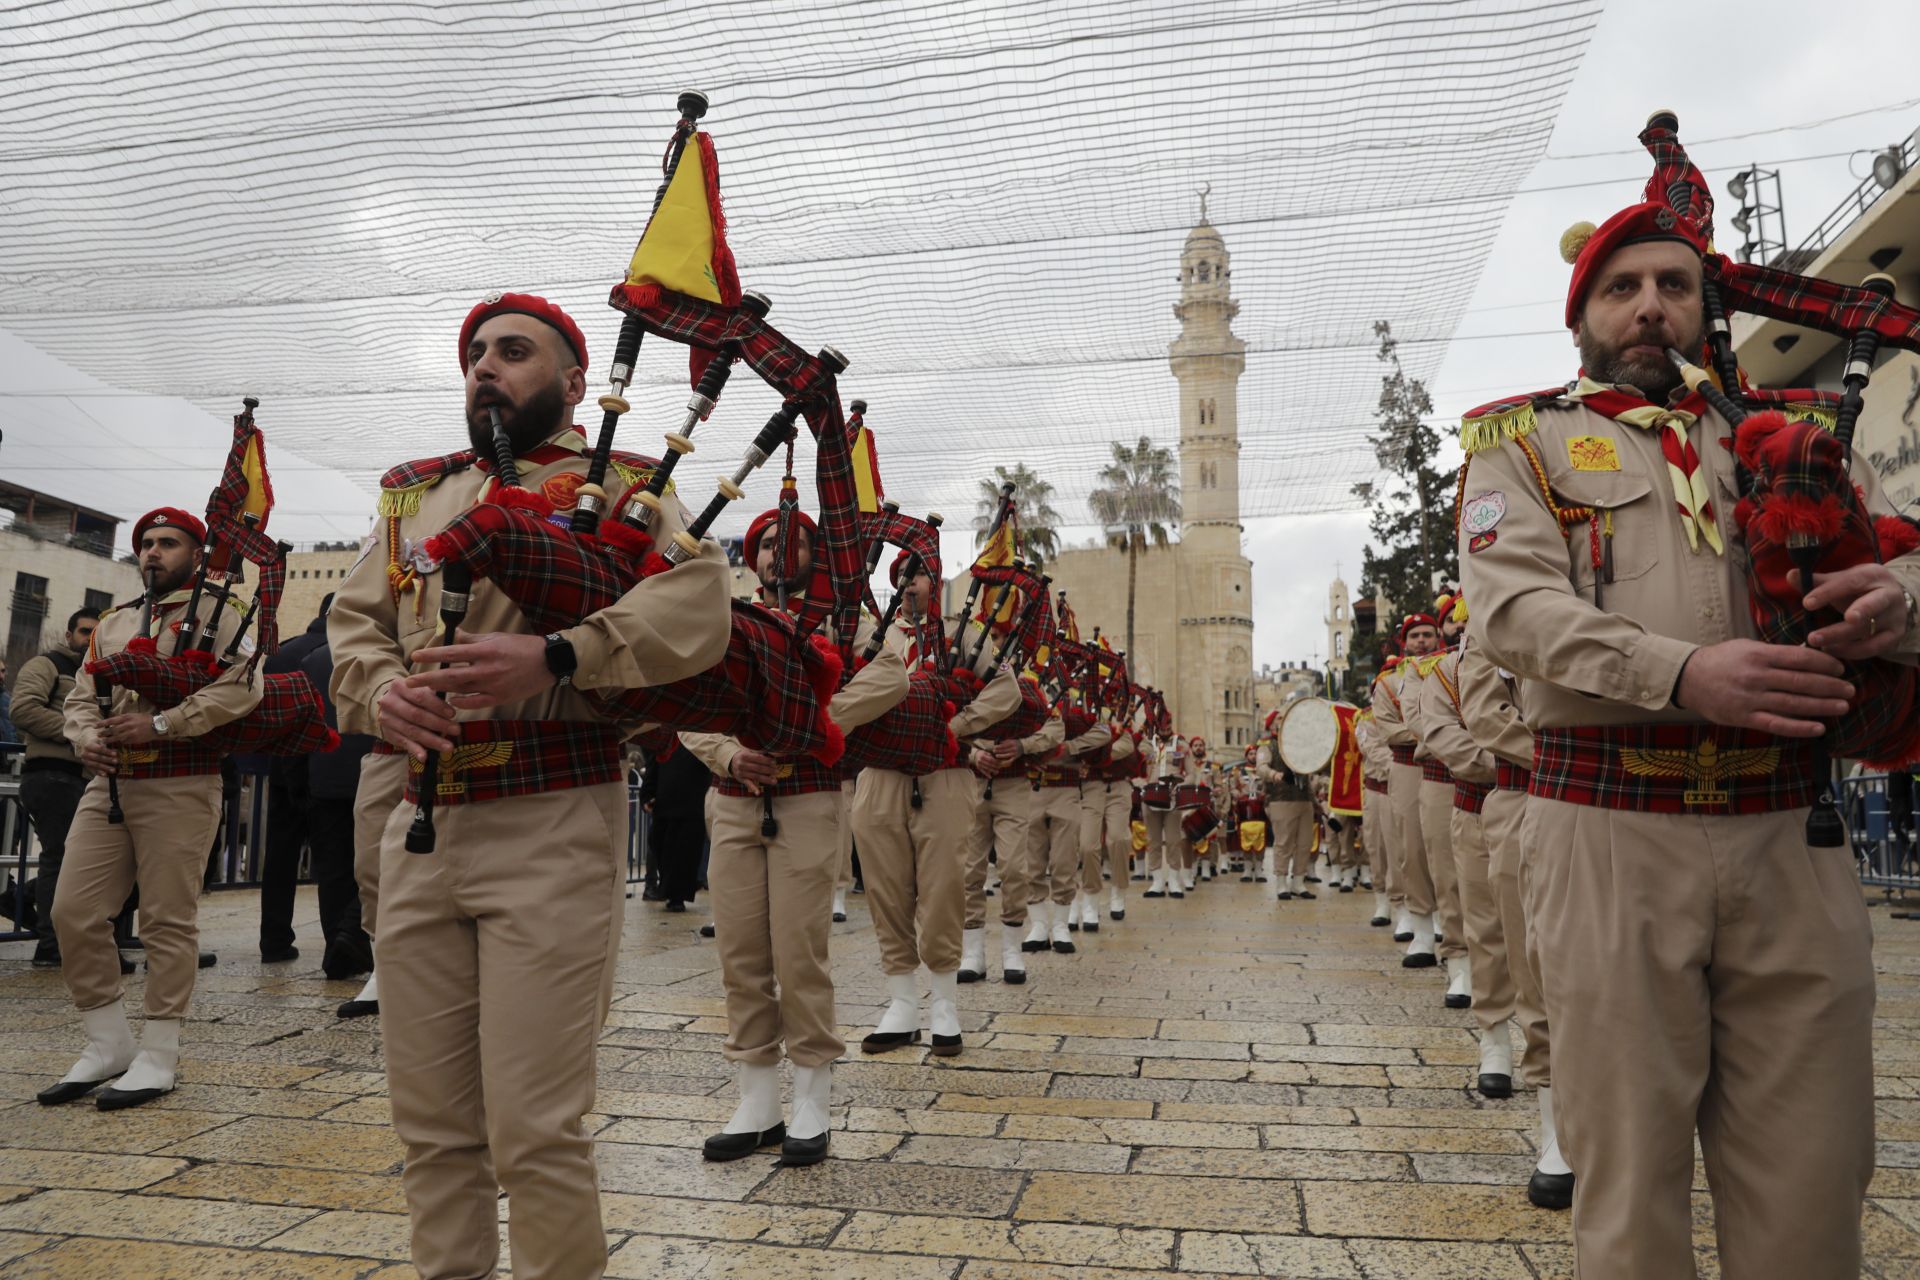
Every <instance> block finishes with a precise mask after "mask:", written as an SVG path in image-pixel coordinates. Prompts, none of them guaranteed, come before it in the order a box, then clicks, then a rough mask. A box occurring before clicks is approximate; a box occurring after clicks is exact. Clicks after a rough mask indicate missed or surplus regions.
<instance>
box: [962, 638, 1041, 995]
mask: <svg viewBox="0 0 1920 1280" xmlns="http://www.w3.org/2000/svg"><path fill="white" fill-rule="evenodd" d="M1016 678H1017V679H1020V680H1024V681H1027V682H1029V683H1032V682H1033V681H1034V680H1035V679H1036V677H1034V676H1033V674H1032V673H1030V672H1028V673H1023V674H1021V675H1020V676H1018V677H1016ZM1065 740H1066V729H1065V726H1064V725H1063V724H1062V722H1061V720H1060V717H1058V716H1049V717H1047V720H1046V722H1045V723H1044V724H1042V725H1041V726H1040V728H1039V729H1037V730H1035V731H1034V732H1033V733H1030V734H1028V735H1027V736H1026V737H1024V738H1007V739H1003V740H999V741H989V740H986V739H981V738H976V739H974V740H973V742H972V754H971V755H970V757H969V763H970V764H971V765H972V767H973V773H974V778H975V780H976V782H975V789H976V790H977V792H978V793H979V801H978V802H977V804H976V805H975V807H974V819H973V835H972V839H971V841H970V842H969V843H968V846H967V879H966V893H967V909H966V933H969V934H972V935H973V938H974V941H972V942H971V943H970V942H969V941H968V940H967V937H966V934H963V935H962V943H961V950H962V953H963V954H967V955H971V954H973V953H972V952H970V951H969V947H970V946H977V947H978V948H979V952H978V954H979V957H980V965H979V968H978V969H977V970H976V969H974V968H973V967H972V966H971V965H970V964H968V963H966V962H965V961H963V962H962V965H961V970H960V975H959V981H961V982H973V981H977V980H978V979H980V978H984V977H986V974H987V969H986V960H985V950H986V947H985V943H986V936H985V935H986V922H987V897H986V887H987V855H988V854H993V855H994V857H995V858H996V859H997V861H998V865H999V868H1000V889H999V895H1000V980H1001V981H1002V982H1007V983H1011V984H1014V985H1016V986H1017V985H1019V984H1020V983H1023V982H1025V981H1026V980H1027V962H1026V958H1025V956H1024V954H1023V953H1024V952H1025V951H1026V950H1027V946H1026V939H1025V931H1026V928H1027V917H1028V911H1029V899H1030V898H1039V897H1044V896H1046V895H1045V894H1044V892H1043V891H1042V890H1040V889H1039V888H1038V887H1036V886H1035V885H1034V884H1033V882H1032V878H1031V877H1032V870H1031V865H1032V864H1031V861H1030V859H1029V857H1028V853H1027V844H1028V838H1029V837H1028V829H1029V827H1030V826H1031V825H1032V823H1033V818H1034V808H1035V804H1034V798H1035V793H1034V790H1033V788H1032V787H1031V786H1030V785H1028V784H1027V782H1026V779H1025V778H1023V777H1021V776H1020V774H1019V771H1018V764H1019V762H1020V761H1021V760H1022V759H1025V758H1028V757H1034V756H1043V755H1050V754H1052V753H1053V752H1054V751H1055V750H1056V749H1058V748H1059V746H1060V744H1061V743H1062V742H1064V741H1065ZM969 974H972V975H973V976H972V977H969V976H968V975H969Z"/></svg>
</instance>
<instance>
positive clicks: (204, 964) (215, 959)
mask: <svg viewBox="0 0 1920 1280" xmlns="http://www.w3.org/2000/svg"><path fill="white" fill-rule="evenodd" d="M287 950H289V951H293V948H292V947H288V948H287ZM294 954H296V955H298V954H299V953H298V952H294ZM219 963H220V957H219V956H218V955H216V954H215V953H214V952H211V951H202V952H201V953H200V967H201V968H202V969H211V968H213V966H215V965H217V964H219Z"/></svg>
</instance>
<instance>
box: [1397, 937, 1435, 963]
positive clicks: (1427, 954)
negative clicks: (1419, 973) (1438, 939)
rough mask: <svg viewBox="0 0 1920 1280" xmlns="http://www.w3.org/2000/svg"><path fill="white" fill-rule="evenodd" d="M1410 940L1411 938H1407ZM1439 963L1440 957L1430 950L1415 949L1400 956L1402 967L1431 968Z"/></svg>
mask: <svg viewBox="0 0 1920 1280" xmlns="http://www.w3.org/2000/svg"><path fill="white" fill-rule="evenodd" d="M1408 941H1412V939H1408ZM1439 963H1440V957H1439V956H1436V955H1435V954H1433V952H1431V951H1416V952H1414V953H1413V954H1412V955H1410V956H1401V957H1400V967H1401V968H1402V969H1431V968H1433V967H1434V966H1435V965H1437V964H1439Z"/></svg>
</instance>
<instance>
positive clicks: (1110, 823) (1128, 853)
mask: <svg viewBox="0 0 1920 1280" xmlns="http://www.w3.org/2000/svg"><path fill="white" fill-rule="evenodd" d="M1082 799H1083V801H1084V804H1085V808H1084V809H1083V810H1082V822H1083V823H1084V824H1086V825H1082V826H1081V828H1080V851H1081V862H1080V887H1081V888H1082V889H1084V890H1085V891H1086V892H1088V893H1098V892H1100V881H1101V874H1100V873H1101V868H1102V866H1103V865H1104V867H1105V869H1106V872H1107V874H1108V875H1110V876H1111V877H1113V884H1114V887H1115V888H1125V887H1126V883H1127V874H1128V868H1129V867H1130V866H1131V865H1132V862H1133V784H1132V783H1131V782H1128V781H1127V780H1126V779H1124V778H1122V779H1120V780H1118V781H1114V782H1089V783H1087V784H1086V787H1085V789H1084V795H1083V797H1082ZM1089 832H1091V843H1089ZM1103 860H1104V861H1103Z"/></svg>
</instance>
